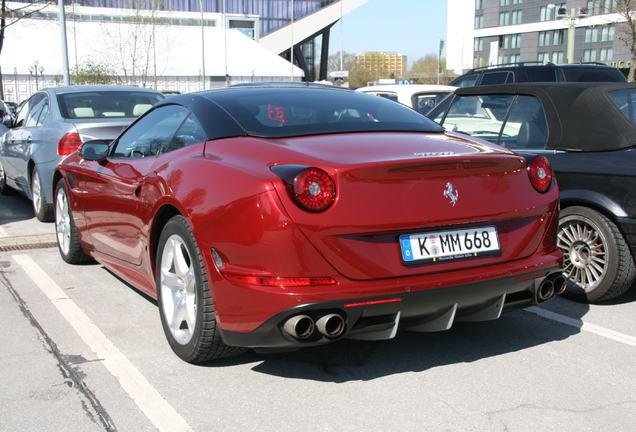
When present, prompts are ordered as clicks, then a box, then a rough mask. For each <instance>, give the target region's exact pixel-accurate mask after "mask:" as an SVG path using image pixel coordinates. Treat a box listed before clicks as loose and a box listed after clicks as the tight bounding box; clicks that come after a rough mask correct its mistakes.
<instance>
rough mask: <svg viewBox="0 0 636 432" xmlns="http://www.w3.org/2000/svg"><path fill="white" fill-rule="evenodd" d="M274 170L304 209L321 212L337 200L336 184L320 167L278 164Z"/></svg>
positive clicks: (295, 200)
mask: <svg viewBox="0 0 636 432" xmlns="http://www.w3.org/2000/svg"><path fill="white" fill-rule="evenodd" d="M272 171H274V172H275V173H276V174H278V175H279V176H280V177H281V178H282V179H283V180H285V183H286V187H287V192H288V193H289V195H290V196H291V198H292V199H293V200H294V202H295V203H296V204H298V206H299V207H300V208H302V209H303V210H307V211H310V212H321V211H324V210H327V209H328V208H329V207H330V206H331V205H332V204H333V202H334V201H335V200H336V184H335V182H334V181H333V179H332V178H331V176H330V175H329V174H327V173H326V172H325V171H323V170H321V169H320V168H315V167H305V166H300V165H276V166H273V167H272Z"/></svg>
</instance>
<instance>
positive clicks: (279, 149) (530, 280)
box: [54, 84, 565, 362]
mask: <svg viewBox="0 0 636 432" xmlns="http://www.w3.org/2000/svg"><path fill="white" fill-rule="evenodd" d="M54 184H56V185H57V186H56V192H55V210H56V214H55V220H56V231H57V240H58V245H59V250H60V253H61V255H62V258H63V259H64V260H65V261H66V262H68V263H80V262H84V261H87V260H90V259H95V260H97V261H98V262H100V263H102V264H103V265H104V266H106V267H107V268H108V269H110V270H111V271H113V272H114V273H116V274H117V275H119V276H121V277H122V278H124V279H125V280H126V281H128V282H130V283H131V284H132V285H134V286H135V287H137V288H139V289H140V290H142V291H143V292H145V293H147V294H149V295H151V296H153V297H156V298H157V300H158V304H159V311H160V316H161V322H162V325H163V328H164V331H165V334H166V337H167V339H168V342H169V343H170V346H171V347H172V349H173V350H174V352H175V353H176V354H177V355H178V356H179V357H181V358H182V359H183V360H185V361H188V362H201V361H208V360H212V359H218V358H222V357H226V356H230V355H236V354H238V353H240V352H242V351H244V350H245V348H257V349H258V348H267V349H289V348H294V347H303V346H315V345H320V344H325V343H328V342H332V341H335V340H339V339H342V338H355V339H367V340H380V339H388V338H392V337H393V336H394V335H395V334H396V331H397V330H398V328H399V329H404V330H413V331H439V330H446V329H449V328H450V327H451V326H452V325H453V323H454V322H455V321H484V320H492V319H496V318H498V317H499V316H500V315H501V314H502V313H503V312H506V311H509V310H514V309H519V308H524V307H528V306H531V305H536V304H538V303H541V302H544V301H547V300H549V299H550V298H551V297H553V296H554V295H555V294H558V293H560V292H561V291H562V290H563V289H564V287H565V280H564V278H563V277H562V275H561V261H562V255H561V253H560V252H559V251H558V250H557V248H556V230H557V220H558V190H557V185H556V183H555V181H554V179H553V174H552V169H551V167H550V165H549V163H548V162H547V160H546V159H545V158H544V157H542V156H522V155H519V154H516V153H514V152H512V151H510V150H506V149H504V148H501V147H498V146H496V145H494V144H490V143H488V142H485V141H480V140H477V139H472V138H470V137H467V136H465V135H460V134H455V133H451V132H445V131H444V130H443V129H442V128H441V127H440V126H439V125H437V124H435V123H434V122H432V121H431V120H429V119H427V118H425V117H423V116H421V115H420V114H418V113H417V112H415V111H413V110H411V109H409V108H407V107H404V106H401V105H399V104H396V103H395V102H392V101H390V100H386V99H383V98H379V97H377V96H372V95H366V94H362V93H356V92H353V91H349V90H343V89H339V88H325V87H324V86H311V85H309V86H307V85H291V84H290V85H263V86H242V87H241V86H238V87H227V88H224V89H219V90H212V91H206V92H201V93H194V94H183V95H178V96H173V97H171V98H168V99H166V100H164V101H162V102H160V103H158V104H157V105H155V106H154V107H153V108H152V109H151V110H150V111H148V112H147V113H146V114H145V115H143V116H142V117H141V118H139V119H138V120H137V121H136V122H135V123H133V124H132V125H131V126H130V127H129V128H128V129H127V130H126V131H124V132H123V133H122V134H121V135H120V136H119V137H118V138H117V139H116V140H114V141H113V142H111V143H108V142H104V141H90V142H87V143H85V144H83V145H82V146H81V148H80V149H79V151H77V152H75V153H73V154H71V155H70V156H68V157H67V158H66V159H65V160H64V161H62V163H61V164H60V165H59V166H58V168H57V170H56V172H55V176H54Z"/></svg>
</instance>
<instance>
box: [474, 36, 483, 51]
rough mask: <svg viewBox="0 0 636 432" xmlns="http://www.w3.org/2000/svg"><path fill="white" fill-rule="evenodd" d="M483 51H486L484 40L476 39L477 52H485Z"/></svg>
mask: <svg viewBox="0 0 636 432" xmlns="http://www.w3.org/2000/svg"><path fill="white" fill-rule="evenodd" d="M483 50H484V39H483V38H475V51H483Z"/></svg>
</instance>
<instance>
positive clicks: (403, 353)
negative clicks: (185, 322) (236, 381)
mask: <svg viewBox="0 0 636 432" xmlns="http://www.w3.org/2000/svg"><path fill="white" fill-rule="evenodd" d="M581 306H583V307H580V308H579V307H577V308H576V311H577V313H576V314H572V315H570V317H572V318H577V317H578V318H580V317H582V316H583V315H585V313H586V312H587V311H588V310H589V307H588V306H587V305H581ZM579 314H581V315H579ZM575 315H576V316H575ZM579 331H580V330H579V329H577V328H575V327H570V326H566V325H561V324H558V323H556V322H554V321H551V320H548V319H544V318H541V317H539V316H537V315H535V314H532V313H528V312H524V311H515V312H511V313H509V314H506V315H504V316H502V317H501V318H500V319H498V320H495V321H489V322H481V323H456V324H455V325H454V326H453V328H452V329H450V330H448V331H444V332H439V333H414V332H408V331H402V332H398V334H397V336H396V337H395V338H394V339H391V340H386V341H373V342H370V341H357V340H349V339H347V340H342V341H338V342H334V343H332V344H329V345H324V346H321V347H310V348H303V349H301V350H298V351H294V352H288V353H277V354H259V353H255V352H253V351H249V352H248V353H247V354H245V355H243V356H241V357H236V358H233V359H227V360H223V361H217V362H211V363H208V364H205V365H204V366H207V367H223V366H234V365H237V364H242V363H254V362H256V363H257V364H256V365H255V366H254V367H253V368H252V369H253V370H254V371H255V372H260V373H263V374H268V375H274V376H278V377H285V378H296V379H304V380H312V381H323V382H335V383H344V382H349V381H368V380H374V379H377V378H381V377H384V376H389V375H393V374H400V373H404V372H422V371H425V370H429V369H433V368H436V367H440V366H446V365H451V364H459V363H470V362H474V361H478V360H481V359H484V358H488V357H496V356H499V355H502V354H508V353H513V352H518V351H522V350H524V349H527V348H532V347H535V346H539V345H542V344H546V343H549V342H555V341H560V340H565V339H567V338H568V337H570V336H573V335H575V334H577V333H579Z"/></svg>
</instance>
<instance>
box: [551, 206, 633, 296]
mask: <svg viewBox="0 0 636 432" xmlns="http://www.w3.org/2000/svg"><path fill="white" fill-rule="evenodd" d="M557 246H558V248H559V249H560V250H561V251H562V252H563V273H564V274H565V275H566V276H567V277H568V286H567V289H566V292H565V295H566V296H567V297H570V298H572V299H574V300H578V301H583V302H590V303H592V302H599V301H604V300H610V299H613V298H616V297H618V296H620V295H621V294H623V293H624V292H625V291H627V290H628V289H629V288H630V287H631V286H632V284H633V283H634V279H635V278H636V268H635V266H634V259H633V257H632V255H631V253H630V250H629V247H628V246H627V243H626V242H625V239H624V238H623V235H622V233H621V232H620V230H619V229H618V227H617V226H616V224H614V223H613V222H612V221H610V220H609V219H608V218H607V217H605V216H604V215H602V214H601V213H599V212H597V211H595V210H592V209H589V208H587V207H578V206H576V207H568V208H566V209H564V210H563V211H561V216H560V220H559V235H558V241H557Z"/></svg>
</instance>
